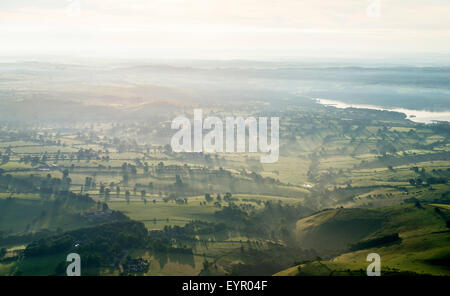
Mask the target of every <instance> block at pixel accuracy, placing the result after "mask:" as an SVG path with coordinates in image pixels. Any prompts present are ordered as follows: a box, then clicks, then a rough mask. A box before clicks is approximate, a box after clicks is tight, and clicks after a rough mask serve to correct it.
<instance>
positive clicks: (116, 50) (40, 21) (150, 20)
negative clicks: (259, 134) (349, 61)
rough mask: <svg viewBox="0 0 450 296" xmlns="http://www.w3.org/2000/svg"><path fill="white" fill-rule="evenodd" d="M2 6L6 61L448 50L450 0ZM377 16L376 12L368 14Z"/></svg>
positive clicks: (169, 0)
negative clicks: (372, 7) (33, 57)
mask: <svg viewBox="0 0 450 296" xmlns="http://www.w3.org/2000/svg"><path fill="white" fill-rule="evenodd" d="M377 1H378V0H341V1H336V0H334V1H333V0H321V1H317V0H279V1H275V0H271V1H269V0H227V1H218V0H129V1H123V0H80V1H77V0H2V1H1V2H0V38H1V39H0V40H1V43H0V44H1V46H0V55H6V54H18V55H19V54H71V55H80V56H94V57H97V56H99V57H128V56H135V57H146V58H148V57H152V58H158V57H160V58H224V59H227V58H230V59H231V58H251V57H258V58H283V57H285V58H288V57H302V56H317V57H321V56H323V57H333V56H337V57H339V56H345V57H365V56H370V57H376V56H377V55H381V56H382V55H402V54H409V55H412V56H413V55H414V54H428V53H429V54H443V55H447V54H450V1H448V0H429V1H426V0H420V1H419V0H410V1H400V0H379V3H380V15H379V17H373V15H372V17H370V15H368V14H367V7H368V6H369V5H373V4H374V2H377ZM370 11H372V12H373V11H374V10H370Z"/></svg>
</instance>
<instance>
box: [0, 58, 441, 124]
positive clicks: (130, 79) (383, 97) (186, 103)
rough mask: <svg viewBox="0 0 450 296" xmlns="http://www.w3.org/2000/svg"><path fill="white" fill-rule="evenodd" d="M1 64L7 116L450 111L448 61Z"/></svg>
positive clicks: (0, 109)
mask: <svg viewBox="0 0 450 296" xmlns="http://www.w3.org/2000/svg"><path fill="white" fill-rule="evenodd" d="M0 69H1V75H0V94H1V96H2V100H1V101H0V115H1V116H2V118H3V119H4V120H11V121H52V120H56V121H65V122H68V121H85V120H110V119H113V120H115V119H120V120H136V119H142V120H146V119H149V117H153V116H156V117H158V118H166V119H167V120H170V119H171V118H173V116H174V115H176V114H179V113H180V112H184V111H185V110H192V108H195V107H198V106H206V107H210V108H214V107H216V108H220V109H224V110H227V109H228V110H232V109H237V108H236V107H237V106H243V105H244V104H243V103H244V102H245V105H246V104H248V103H250V104H251V103H259V104H260V105H262V108H264V109H266V110H271V111H281V110H283V109H284V108H288V107H289V106H291V105H296V104H297V105H298V103H299V102H301V104H302V105H304V106H305V108H307V107H308V106H313V105H315V104H316V103H315V102H314V100H312V98H325V99H330V100H339V101H343V102H346V103H354V104H371V105H377V106H381V107H386V108H407V109H416V110H428V111H446V110H450V104H449V101H448V96H449V93H450V68H449V67H408V66H364V67H359V66H354V65H350V66H342V65H338V66H336V65H324V64H317V65H316V64H301V63H295V62H279V63H277V62H247V63H237V62H236V61H229V62H225V61H168V62H164V63H162V62H158V63H155V62H145V61H142V62H122V63H119V62H114V63H109V62H105V61H96V62H92V61H90V62H89V63H87V62H84V63H58V62H51V63H50V62H9V63H7V62H4V63H1V64H0ZM230 102H231V103H232V104H231V105H229V103H230ZM245 108H249V107H248V106H245Z"/></svg>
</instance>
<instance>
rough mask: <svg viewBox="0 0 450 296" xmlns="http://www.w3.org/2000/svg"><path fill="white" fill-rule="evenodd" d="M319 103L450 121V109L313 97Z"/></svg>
mask: <svg viewBox="0 0 450 296" xmlns="http://www.w3.org/2000/svg"><path fill="white" fill-rule="evenodd" d="M313 100H315V101H316V102H317V103H319V104H321V105H324V106H333V107H336V108H338V109H346V108H357V109H372V110H382V111H393V112H399V113H403V114H405V115H406V119H409V120H411V121H414V122H417V123H425V124H428V123H433V122H436V121H447V122H450V111H446V112H433V111H425V110H412V109H405V108H383V107H380V106H375V105H370V104H367V105H366V104H350V103H345V102H342V101H335V100H328V99H321V98H313Z"/></svg>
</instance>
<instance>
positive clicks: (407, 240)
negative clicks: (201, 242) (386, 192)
mask: <svg viewBox="0 0 450 296" xmlns="http://www.w3.org/2000/svg"><path fill="white" fill-rule="evenodd" d="M446 208H448V206H447V205H437V204H433V205H420V204H407V205H401V206H396V207H387V208H379V209H374V210H362V209H336V210H328V211H324V212H321V213H318V214H315V215H313V216H311V217H308V218H305V219H302V220H300V221H298V223H297V234H298V236H299V238H301V239H302V242H301V243H303V245H308V244H310V245H311V244H312V243H313V242H311V241H310V240H315V241H317V240H319V241H322V242H328V243H327V246H328V247H329V248H332V247H335V248H340V247H344V245H345V244H347V246H350V245H351V244H354V243H356V242H358V241H359V242H361V241H365V242H367V241H370V240H372V241H373V239H375V238H380V237H384V236H386V235H390V234H393V233H398V235H399V238H400V239H399V240H397V241H395V242H390V243H385V244H382V243H380V244H379V245H373V246H371V247H370V248H367V249H361V250H355V251H350V248H348V249H347V252H345V253H343V254H341V255H339V256H337V257H335V258H333V259H330V260H327V261H324V260H316V261H313V262H304V263H302V264H299V265H298V266H294V267H292V268H289V269H287V270H284V271H281V272H279V273H277V274H276V275H361V274H363V275H364V274H365V270H366V268H367V266H368V265H369V263H368V262H366V258H367V255H368V254H370V253H378V254H379V255H380V256H381V266H382V273H384V274H389V273H399V272H400V273H417V274H433V275H450V264H449V260H450V247H449V242H450V230H449V229H448V228H447V226H446V221H448V220H449V218H450V211H449V210H448V209H446Z"/></svg>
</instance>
